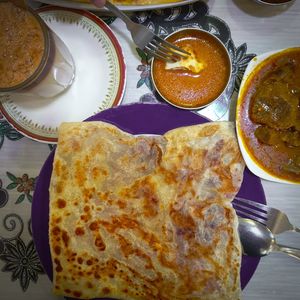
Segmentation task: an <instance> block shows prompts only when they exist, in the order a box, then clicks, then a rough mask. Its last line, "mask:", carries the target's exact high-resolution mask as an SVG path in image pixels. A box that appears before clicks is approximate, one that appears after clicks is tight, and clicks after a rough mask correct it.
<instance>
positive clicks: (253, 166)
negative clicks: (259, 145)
mask: <svg viewBox="0 0 300 300" xmlns="http://www.w3.org/2000/svg"><path fill="white" fill-rule="evenodd" d="M283 50H285V49H281V50H276V51H270V52H267V53H264V54H261V55H258V56H256V57H254V58H253V59H252V60H251V61H250V63H249V64H248V66H247V69H246V71H245V73H244V76H243V80H242V82H241V86H240V91H239V95H238V101H237V110H236V129H237V137H238V142H239V146H240V149H241V152H242V155H243V158H244V160H245V163H246V165H247V167H248V168H249V170H250V171H251V172H252V173H254V174H255V175H256V176H258V177H260V178H263V179H266V180H269V181H274V182H279V183H289V184H297V183H294V182H291V181H288V180H284V179H281V178H278V177H276V176H274V175H272V174H270V173H268V172H266V171H265V170H264V169H262V168H261V167H260V166H259V164H257V163H256V162H255V161H254V160H253V159H252V157H251V156H250V155H249V152H248V151H247V148H246V146H245V142H244V140H243V138H242V133H241V124H240V122H239V114H240V106H241V101H242V99H241V94H242V93H243V88H244V86H245V85H246V82H247V80H248V78H249V76H250V75H251V74H252V72H253V71H254V70H255V68H256V67H258V66H259V65H260V64H261V63H262V62H263V61H265V60H266V59H268V58H269V57H271V56H272V55H273V54H276V53H279V52H281V51H283Z"/></svg>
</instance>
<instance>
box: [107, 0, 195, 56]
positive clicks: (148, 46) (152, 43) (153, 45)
mask: <svg viewBox="0 0 300 300" xmlns="http://www.w3.org/2000/svg"><path fill="white" fill-rule="evenodd" d="M105 7H106V8H108V9H109V10H110V11H111V12H112V13H113V14H115V15H116V16H117V17H119V18H120V19H122V20H123V22H124V23H125V24H126V27H127V29H128V30H129V31H130V33H131V37H132V39H133V41H134V43H135V44H136V45H137V46H138V47H139V48H140V49H141V50H143V51H145V52H147V53H148V54H150V55H152V56H154V57H155V58H157V59H160V60H164V61H166V62H175V61H178V60H180V59H181V58H186V57H187V56H188V55H189V53H188V52H186V51H185V50H183V49H181V48H179V47H177V46H175V45H173V44H171V43H169V42H167V41H166V40H164V39H162V38H160V37H159V36H157V35H155V34H154V33H153V32H152V31H151V30H150V29H148V28H147V27H145V26H143V25H141V24H138V23H135V22H133V21H132V20H131V19H130V18H128V17H127V16H126V15H125V14H124V13H123V12H122V11H120V10H119V9H118V8H117V7H116V6H115V5H113V4H112V3H110V2H109V1H106V3H105Z"/></svg>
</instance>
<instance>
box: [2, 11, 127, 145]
mask: <svg viewBox="0 0 300 300" xmlns="http://www.w3.org/2000/svg"><path fill="white" fill-rule="evenodd" d="M39 14H40V16H41V17H42V18H43V19H44V21H45V22H46V23H47V24H48V26H49V27H50V28H51V29H52V30H53V31H54V32H55V33H56V34H57V35H58V36H59V37H60V38H61V39H62V40H63V41H64V42H65V44H66V45H67V47H68V48H69V50H70V52H71V53H72V56H73V58H74V61H75V67H76V75H75V77H76V78H75V80H74V83H73V84H72V86H71V87H70V88H69V89H68V90H66V91H65V92H64V93H63V94H60V95H58V96H57V97H54V98H51V99H43V98H40V99H39V98H38V97H30V98H29V97H26V98H25V97H24V96H23V97H22V96H20V95H14V96H6V99H5V100H3V99H2V101H0V110H1V111H2V113H3V115H4V116H5V117H6V119H7V120H8V122H10V123H11V125H12V126H13V127H14V128H16V129H17V130H18V131H20V132H21V133H22V134H24V135H26V136H28V137H29V138H32V139H34V140H37V141H41V142H47V143H55V142H56V141H57V128H58V126H59V125H60V123H61V122H73V121H74V122H75V121H82V120H84V119H86V118H87V117H90V116H91V115H94V114H96V113H98V112H100V111H102V110H104V109H107V108H110V107H112V106H115V105H118V104H119V103H120V101H121V100H122V97H123V94H124V89H125V62H124V57H123V54H122V50H121V47H120V45H119V43H118V41H117V39H116V38H115V36H114V34H113V33H112V31H111V30H110V28H109V27H108V26H107V25H106V24H105V23H104V22H103V21H102V20H100V19H99V18H98V17H96V16H95V15H93V14H92V13H90V12H86V11H79V10H76V11H74V10H71V9H67V8H53V7H50V6H48V7H44V8H42V9H40V10H39Z"/></svg>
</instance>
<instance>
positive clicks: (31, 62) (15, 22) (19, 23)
mask: <svg viewBox="0 0 300 300" xmlns="http://www.w3.org/2000/svg"><path fill="white" fill-rule="evenodd" d="M0 45H1V47H0V88H10V87H14V86H16V85H18V84H20V83H22V82H24V81H25V80H26V79H28V78H29V77H30V76H31V75H32V74H33V73H34V71H35V70H36V69H37V68H38V66H39V65H40V63H41V60H42V57H43V53H44V36H43V31H42V28H41V25H40V24H39V22H38V21H37V19H36V18H35V17H34V16H33V15H32V13H30V12H29V11H28V10H25V9H21V8H20V7H17V6H15V5H14V4H12V3H10V2H1V3H0Z"/></svg>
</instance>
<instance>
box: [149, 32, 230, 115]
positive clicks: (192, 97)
mask: <svg viewBox="0 0 300 300" xmlns="http://www.w3.org/2000/svg"><path fill="white" fill-rule="evenodd" d="M166 40H167V41H168V42H171V43H173V44H175V45H176V46H178V47H180V48H182V49H184V50H186V51H187V52H189V53H190V56H189V57H188V58H183V59H181V60H180V61H177V62H164V61H162V60H158V59H156V58H154V59H153V60H152V62H151V78H152V82H153V85H154V88H155V90H156V91H157V92H158V94H159V95H160V96H161V97H162V98H163V99H164V100H165V101H166V102H168V103H169V104H171V105H173V106H175V107H178V108H183V109H190V110H194V109H200V108H203V107H205V106H207V105H209V104H211V103H212V102H213V101H215V100H217V99H218V97H220V96H221V95H222V93H223V92H224V91H225V90H226V88H227V85H228V83H229V81H230V77H231V59H230V55H229V53H228V51H227V49H226V47H225V45H224V44H223V43H222V42H221V41H220V40H219V39H218V38H217V37H216V36H214V35H213V34H211V33H209V32H208V31H205V30H202V29H198V28H185V29H180V30H178V31H175V32H173V33H171V34H170V35H168V36H167V37H166Z"/></svg>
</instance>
